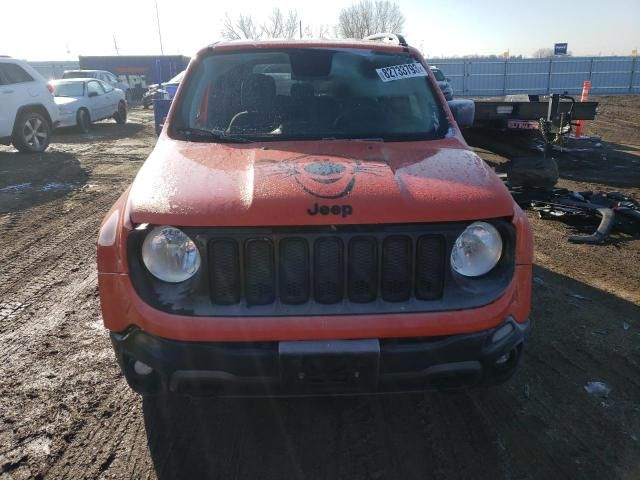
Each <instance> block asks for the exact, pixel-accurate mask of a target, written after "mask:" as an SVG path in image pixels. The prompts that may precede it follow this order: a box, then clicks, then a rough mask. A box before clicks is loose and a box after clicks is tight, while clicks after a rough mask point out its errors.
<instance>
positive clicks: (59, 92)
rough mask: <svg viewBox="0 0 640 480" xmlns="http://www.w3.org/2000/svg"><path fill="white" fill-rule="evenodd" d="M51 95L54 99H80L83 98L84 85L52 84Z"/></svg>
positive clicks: (76, 83)
mask: <svg viewBox="0 0 640 480" xmlns="http://www.w3.org/2000/svg"><path fill="white" fill-rule="evenodd" d="M52 86H53V95H54V96H55V97H82V96H84V83H78V82H73V83H71V82H64V83H54V84H52Z"/></svg>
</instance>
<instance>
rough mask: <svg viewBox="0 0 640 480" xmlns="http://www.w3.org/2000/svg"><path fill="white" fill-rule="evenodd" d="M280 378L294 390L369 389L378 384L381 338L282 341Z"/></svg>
mask: <svg viewBox="0 0 640 480" xmlns="http://www.w3.org/2000/svg"><path fill="white" fill-rule="evenodd" d="M278 354H279V361H280V377H281V381H282V385H283V388H284V389H286V390H288V391H291V392H293V393H319V392H332V393H333V392H337V393H340V392H368V391H374V390H375V389H376V386H377V384H378V366H379V363H380V342H379V341H378V340H329V341H320V340H318V341H316V340H311V341H306V340H305V341H293V342H280V343H279V345H278Z"/></svg>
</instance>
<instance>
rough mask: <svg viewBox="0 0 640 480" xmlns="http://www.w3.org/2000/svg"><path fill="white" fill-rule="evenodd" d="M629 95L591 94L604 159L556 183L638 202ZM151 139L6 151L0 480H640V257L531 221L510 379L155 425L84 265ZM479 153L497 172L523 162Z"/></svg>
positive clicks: (565, 166) (2, 164) (232, 405)
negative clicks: (525, 299)
mask: <svg viewBox="0 0 640 480" xmlns="http://www.w3.org/2000/svg"><path fill="white" fill-rule="evenodd" d="M638 100H639V99H638V98H637V97H634V98H631V97H624V98H622V99H618V98H615V97H612V98H609V99H603V103H604V104H605V105H606V110H605V112H606V113H604V114H602V116H601V117H600V119H599V120H598V121H597V122H594V123H593V124H592V125H590V126H589V127H588V131H589V132H590V133H593V134H598V135H601V136H602V138H603V140H604V141H605V145H604V147H603V150H602V151H599V152H598V153H597V155H596V156H593V155H590V156H586V157H585V156H580V157H572V156H564V157H563V158H561V159H559V163H560V171H561V180H560V184H561V185H562V186H567V187H570V188H573V189H579V190H584V189H603V190H611V189H618V190H621V191H624V192H626V193H628V194H630V195H633V196H635V198H640V188H639V186H640V172H639V170H640V169H638V167H637V165H638V164H637V162H638V161H639V160H640V152H639V150H638V149H639V148H640V147H639V146H638V145H639V144H640V140H639V139H638V137H637V136H638V133H637V132H638V125H640V102H639V101H638ZM616 112H618V113H616ZM618 120H620V124H619V125H617V124H615V125H612V124H611V122H616V121H618ZM625 122H631V125H632V126H633V125H634V122H635V128H633V127H632V128H629V127H628V123H625ZM154 142H155V137H154V135H153V131H152V113H150V112H146V111H143V110H134V111H132V112H131V115H130V123H129V124H127V125H125V126H119V125H116V124H115V123H113V122H102V123H100V124H97V125H95V126H94V128H93V129H92V132H91V134H90V137H88V138H87V137H85V136H81V135H78V134H74V133H71V132H65V133H62V134H58V135H57V136H56V137H55V139H54V142H53V143H52V145H51V147H50V149H49V151H48V152H47V153H45V154H42V155H20V154H17V153H15V152H14V151H13V150H12V149H11V148H8V147H0V342H1V343H2V345H3V347H4V348H2V350H1V351H0V365H1V366H0V398H1V400H0V479H2V480H5V479H27V478H47V479H49V478H52V479H53V478H55V479H71V478H74V479H75V478H98V479H103V478H115V479H128V478H149V479H154V478H158V479H168V478H185V479H191V478H224V479H227V478H236V479H240V478H246V479H256V478H260V479H288V478H296V479H316V478H322V479H349V480H352V479H408V478H416V479H427V478H428V479H487V480H488V479H491V480H493V479H498V478H500V479H545V480H547V479H558V478H568V479H569V478H571V479H574V478H580V479H603V478H607V479H609V478H612V479H613V478H621V479H637V478H640V375H639V373H640V369H639V364H640V293H639V292H640V276H639V273H638V267H637V266H638V264H639V261H640V247H639V244H640V242H639V241H638V239H633V238H631V237H626V236H622V235H616V236H615V237H614V241H613V242H612V243H611V244H610V245H605V246H587V245H572V244H569V243H568V242H567V241H566V237H567V235H568V234H569V233H570V232H571V231H572V229H571V228H569V227H567V226H565V225H564V224H562V223H559V222H553V221H543V220H539V219H537V218H536V217H535V216H534V215H532V214H530V219H531V221H532V224H533V227H534V231H535V239H536V256H535V263H536V266H535V272H534V274H535V278H534V302H533V303H534V308H533V312H532V315H531V318H532V320H533V322H534V329H533V331H532V335H531V338H530V342H529V345H528V350H527V351H526V354H525V356H524V360H523V364H522V367H521V369H520V371H519V372H518V373H517V374H516V376H515V377H514V378H513V379H512V380H511V381H510V382H509V383H508V384H506V385H504V386H501V387H497V388H493V389H490V390H485V391H479V390H474V391H469V392H461V393H456V394H445V393H427V394H421V395H397V396H385V397H370V398H329V399H326V398H325V399H297V400H292V399H289V400H202V401H184V402H183V403H182V404H180V405H179V406H181V407H182V410H181V414H180V415H179V418H178V421H177V422H175V423H173V422H168V421H167V420H166V418H165V417H164V416H163V414H162V413H163V411H162V409H158V408H156V406H155V405H153V404H152V403H149V402H144V403H143V402H142V401H141V399H140V397H138V396H137V395H135V394H133V393H132V392H131V391H130V390H129V388H128V387H127V386H126V384H125V382H124V380H123V378H122V376H121V375H120V373H119V370H118V368H117V366H116V364H115V361H114V356H113V353H112V350H111V346H110V343H109V339H108V336H107V334H106V332H105V331H104V330H103V328H102V325H101V319H100V309H99V303H98V297H97V280H96V269H95V247H94V245H95V239H96V234H97V229H98V226H99V223H100V221H101V219H102V216H103V215H104V213H105V212H106V211H107V209H108V208H109V206H110V205H111V204H112V203H113V202H114V201H115V199H116V198H117V197H118V196H119V195H120V193H121V192H122V191H123V190H124V189H125V188H126V187H127V185H128V184H129V183H130V181H131V179H132V178H133V176H134V175H135V173H136V171H137V170H138V168H139V167H140V165H141V164H142V162H143V161H144V159H145V157H146V156H147V154H148V153H149V151H150V150H151V148H152V147H153V144H154ZM478 143H479V144H478ZM503 143H504V144H507V143H509V142H507V141H504V142H503ZM488 144H491V145H488ZM489 147H491V149H493V150H491V149H490V148H489ZM474 148H476V150H477V151H478V152H479V153H480V154H481V155H482V156H483V157H484V158H485V159H486V160H487V161H488V162H489V163H491V164H494V165H496V166H499V165H500V164H503V163H504V162H505V159H506V158H507V157H509V156H510V155H516V154H521V153H522V152H518V151H517V147H513V145H511V146H510V147H508V148H506V147H504V145H502V147H501V146H500V145H497V144H496V142H495V141H493V142H486V141H485V142H484V143H483V142H476V146H475V147H474ZM505 148H506V150H509V149H510V150H509V151H507V152H505ZM514 149H515V150H514ZM496 152H497V153H496ZM603 154H604V156H605V157H606V160H603V159H602V158H603V157H602V155H603ZM598 156H599V157H598ZM598 158H600V160H598ZM612 159H613V160H612ZM633 162H636V163H633ZM612 166H616V167H619V168H611V167H612ZM619 171H624V174H620V172H619ZM589 381H602V382H606V384H607V385H608V386H609V387H610V388H611V392H610V394H609V395H608V397H606V398H600V397H597V396H593V395H590V394H588V393H587V392H586V391H585V390H584V386H585V384H586V383H587V382H589Z"/></svg>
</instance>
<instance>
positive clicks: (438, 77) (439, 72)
mask: <svg viewBox="0 0 640 480" xmlns="http://www.w3.org/2000/svg"><path fill="white" fill-rule="evenodd" d="M431 71H432V72H433V76H434V77H436V80H437V81H439V82H446V81H447V79H446V78H445V76H444V73H442V70H438V69H437V68H432V69H431Z"/></svg>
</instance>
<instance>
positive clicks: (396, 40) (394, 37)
mask: <svg viewBox="0 0 640 480" xmlns="http://www.w3.org/2000/svg"><path fill="white" fill-rule="evenodd" d="M363 40H372V41H374V42H383V43H393V44H394V45H402V46H403V47H408V46H409V45H408V44H407V41H406V40H405V39H404V37H403V36H402V35H400V34H396V33H375V34H373V35H369V36H367V37H364V38H363Z"/></svg>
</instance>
